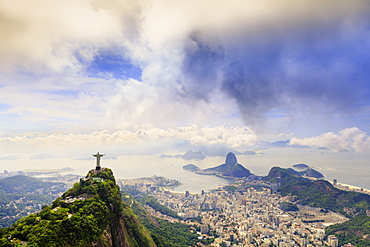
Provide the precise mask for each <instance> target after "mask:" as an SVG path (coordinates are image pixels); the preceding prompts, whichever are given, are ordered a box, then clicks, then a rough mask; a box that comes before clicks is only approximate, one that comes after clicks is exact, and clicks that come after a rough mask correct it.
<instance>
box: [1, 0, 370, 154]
mask: <svg viewBox="0 0 370 247" xmlns="http://www.w3.org/2000/svg"><path fill="white" fill-rule="evenodd" d="M0 10H1V13H2V16H3V17H2V19H1V20H0V30H2V32H3V33H4V34H5V35H4V38H2V39H1V41H0V120H1V124H0V132H1V134H0V151H1V154H0V156H1V157H0V158H1V159H6V157H9V159H12V160H13V159H15V158H14V157H17V158H19V157H22V158H24V159H27V158H30V157H39V156H38V155H40V154H43V153H47V152H48V153H50V154H51V155H52V156H53V157H61V156H62V155H67V156H68V157H71V158H76V157H77V156H78V150H80V152H86V153H90V152H96V149H98V148H99V149H105V150H107V151H105V152H112V153H115V154H116V155H120V154H121V155H123V154H126V155H127V154H131V153H132V154H133V153H135V154H137V151H134V149H135V148H133V147H137V148H140V149H143V148H145V149H146V150H145V151H144V152H145V153H151V154H157V153H158V154H160V153H165V152H173V153H183V152H185V151H187V150H188V149H189V148H192V149H194V150H203V151H204V150H210V149H212V148H214V149H215V150H220V152H219V153H220V155H221V154H223V153H225V152H227V151H228V150H239V151H240V152H243V151H245V150H254V151H258V150H259V149H261V148H262V149H265V148H266V143H273V142H276V141H286V140H289V142H288V144H287V145H293V146H296V145H304V146H310V147H315V148H317V147H326V148H327V150H328V152H333V153H336V152H343V150H347V152H350V153H352V154H353V157H354V158H356V157H357V156H356V155H363V154H364V153H369V151H370V139H369V133H370V125H369V120H370V119H369V118H370V79H369V78H370V69H369V67H370V38H369V36H370V18H369V16H370V5H369V3H368V2H366V1H357V0H355V1H351V2H349V1H344V0H339V1H333V0H329V1H319V0H311V1H307V0H298V1H297V0H296V1H291V0H282V1H278V2H277V1H272V0H261V1H239V0H232V1H220V0H216V1H214V0H213V1H210V0H202V1H199V0H198V1H181V2H180V1H167V0H158V1H138V0H137V1H136V0H127V1H115V2H109V3H108V2H106V1H99V0H98V1H87V0H78V1H76V0H66V1H48V2H47V3H45V2H41V1H38V0H32V1H29V0H28V1H26V0H24V1H23V0H17V1H10V0H9V1H8V0H6V1H3V3H2V6H1V7H0ZM271 146H273V144H272V145H271ZM118 147H120V148H121V149H120V148H118ZM72 149H73V150H72ZM89 150H92V151H89ZM119 150H120V151H119ZM261 152H262V151H261ZM19 155H21V156H19ZM19 159H21V158H19Z"/></svg>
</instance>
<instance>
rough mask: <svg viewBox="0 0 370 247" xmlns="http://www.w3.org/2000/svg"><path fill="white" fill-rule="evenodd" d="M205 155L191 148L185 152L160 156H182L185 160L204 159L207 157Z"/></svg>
mask: <svg viewBox="0 0 370 247" xmlns="http://www.w3.org/2000/svg"><path fill="white" fill-rule="evenodd" d="M205 157H206V156H205V155H204V154H203V153H202V152H201V151H198V152H193V150H189V151H187V152H186V153H184V154H177V155H168V154H162V155H161V156H159V158H182V159H184V160H203V159H205Z"/></svg>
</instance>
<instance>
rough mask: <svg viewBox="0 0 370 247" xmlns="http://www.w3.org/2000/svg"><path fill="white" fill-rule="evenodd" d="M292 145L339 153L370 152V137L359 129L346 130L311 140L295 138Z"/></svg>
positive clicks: (325, 134)
mask: <svg viewBox="0 0 370 247" xmlns="http://www.w3.org/2000/svg"><path fill="white" fill-rule="evenodd" d="M290 144H291V145H308V146H319V147H327V148H330V149H332V150H333V151H337V152H339V151H340V150H345V149H353V150H354V151H355V152H369V151H370V138H369V136H368V135H367V134H366V133H365V132H363V131H361V130H360V129H358V128H357V127H352V128H346V129H343V130H341V131H339V132H338V133H333V132H328V133H324V134H322V135H320V136H316V137H310V138H302V139H301V138H296V137H293V138H292V139H291V140H290Z"/></svg>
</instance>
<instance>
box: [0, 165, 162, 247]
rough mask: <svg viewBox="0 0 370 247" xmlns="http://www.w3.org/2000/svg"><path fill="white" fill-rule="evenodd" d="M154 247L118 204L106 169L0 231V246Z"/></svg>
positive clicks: (116, 189) (126, 208)
mask: <svg viewBox="0 0 370 247" xmlns="http://www.w3.org/2000/svg"><path fill="white" fill-rule="evenodd" d="M26 245H27V246H35V247H36V246H40V247H42V246H82V247H85V246H86V247H87V246H96V247H133V246H135V247H136V246H137V247H144V246H145V247H146V246H148V247H155V246H156V244H155V242H154V240H153V239H152V238H151V236H150V234H149V232H148V231H147V230H146V229H145V227H144V226H143V225H142V224H141V223H140V221H139V219H138V217H137V216H136V214H135V213H134V212H133V211H132V209H131V208H130V207H129V206H128V205H127V204H126V203H124V202H122V199H121V195H120V189H119V187H118V186H117V185H116V183H115V178H114V176H113V172H112V170H111V169H109V168H103V169H102V170H99V171H97V170H95V169H93V170H90V171H89V172H88V174H87V175H86V177H85V178H84V179H81V180H80V183H76V184H74V186H73V187H72V188H71V189H69V190H68V191H67V192H65V193H64V194H63V195H62V196H61V197H59V198H58V199H56V200H55V201H54V202H53V204H52V205H51V206H44V207H43V209H42V210H41V211H40V212H39V213H37V214H31V215H29V216H27V217H25V218H23V219H21V220H19V221H17V222H16V223H15V224H13V226H12V227H9V228H2V229H1V231H0V246H26Z"/></svg>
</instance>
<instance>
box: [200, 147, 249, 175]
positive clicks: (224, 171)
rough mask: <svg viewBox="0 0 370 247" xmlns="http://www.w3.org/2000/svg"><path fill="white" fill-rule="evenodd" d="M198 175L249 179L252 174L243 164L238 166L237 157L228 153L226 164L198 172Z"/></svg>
mask: <svg viewBox="0 0 370 247" xmlns="http://www.w3.org/2000/svg"><path fill="white" fill-rule="evenodd" d="M197 173H198V174H206V175H217V176H222V177H231V178H244V177H249V176H250V175H252V173H251V172H250V171H249V170H248V169H246V168H245V167H244V166H242V165H241V164H238V161H237V160H236V156H235V155H234V154H233V153H228V154H227V156H226V161H225V164H222V165H219V166H216V167H213V168H208V169H205V170H201V171H197Z"/></svg>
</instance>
